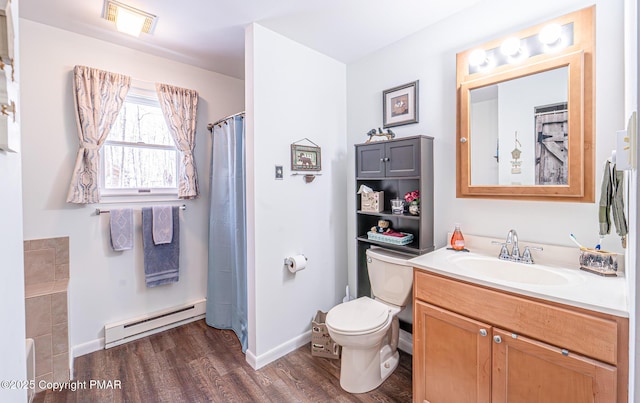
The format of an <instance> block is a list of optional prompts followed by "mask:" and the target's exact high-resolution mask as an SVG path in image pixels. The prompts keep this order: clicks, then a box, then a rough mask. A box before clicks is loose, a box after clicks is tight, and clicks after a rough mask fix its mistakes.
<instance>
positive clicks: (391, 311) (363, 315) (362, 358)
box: [325, 248, 413, 393]
mask: <svg viewBox="0 0 640 403" xmlns="http://www.w3.org/2000/svg"><path fill="white" fill-rule="evenodd" d="M410 258H411V256H407V255H403V254H400V253H397V252H394V251H388V250H385V249H382V248H375V249H373V248H372V249H369V250H367V270H368V272H369V278H370V282H371V290H372V294H373V296H374V298H369V297H361V298H358V299H355V300H352V301H348V302H344V303H342V304H339V305H337V306H335V307H334V308H332V309H331V310H330V311H329V313H327V318H326V322H325V324H326V325H327V330H328V331H329V335H330V336H331V338H332V339H333V340H334V341H335V342H336V343H337V344H339V345H341V346H342V358H341V365H340V386H341V387H342V389H344V390H346V391H347V392H350V393H364V392H368V391H370V390H373V389H375V388H377V387H378V386H380V385H381V384H382V382H384V381H385V380H386V379H387V378H388V377H389V375H391V373H393V371H394V370H395V369H396V367H397V366H398V361H399V354H398V351H397V346H398V336H399V321H398V317H397V315H398V313H399V312H400V311H401V310H402V309H403V308H404V306H406V304H407V303H408V301H409V300H410V297H411V289H412V285H413V269H412V268H411V266H408V265H407V263H406V260H407V259H410Z"/></svg>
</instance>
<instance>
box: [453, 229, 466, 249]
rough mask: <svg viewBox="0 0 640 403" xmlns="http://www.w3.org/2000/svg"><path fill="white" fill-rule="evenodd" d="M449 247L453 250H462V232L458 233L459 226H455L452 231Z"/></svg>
mask: <svg viewBox="0 0 640 403" xmlns="http://www.w3.org/2000/svg"><path fill="white" fill-rule="evenodd" d="M451 247H452V248H453V249H454V250H463V249H464V237H463V236H462V231H460V224H456V229H455V230H454V231H453V235H451Z"/></svg>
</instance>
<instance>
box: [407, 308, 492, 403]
mask: <svg viewBox="0 0 640 403" xmlns="http://www.w3.org/2000/svg"><path fill="white" fill-rule="evenodd" d="M490 388H491V327H490V326H488V325H486V324H484V323H482V322H478V321H475V320H472V319H469V318H466V317H464V316H460V315H457V314H455V313H453V312H449V311H446V310H444V309H441V308H438V307H436V306H433V305H429V304H427V303H424V302H422V301H416V302H415V310H414V324H413V401H414V402H419V403H427V402H428V403H447V402H456V403H483V402H486V403H488V402H490V399H491V389H490Z"/></svg>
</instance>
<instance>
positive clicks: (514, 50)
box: [500, 37, 520, 56]
mask: <svg viewBox="0 0 640 403" xmlns="http://www.w3.org/2000/svg"><path fill="white" fill-rule="evenodd" d="M500 51H501V52H502V54H503V55H505V56H516V55H517V54H518V53H520V39H519V38H516V37H511V38H507V39H505V41H504V42H502V45H500Z"/></svg>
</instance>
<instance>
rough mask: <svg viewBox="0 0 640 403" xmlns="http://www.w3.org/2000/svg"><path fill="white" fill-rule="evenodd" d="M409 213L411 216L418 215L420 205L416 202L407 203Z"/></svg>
mask: <svg viewBox="0 0 640 403" xmlns="http://www.w3.org/2000/svg"><path fill="white" fill-rule="evenodd" d="M409 213H410V214H413V215H418V214H420V204H418V202H415V201H413V202H411V203H409Z"/></svg>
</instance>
